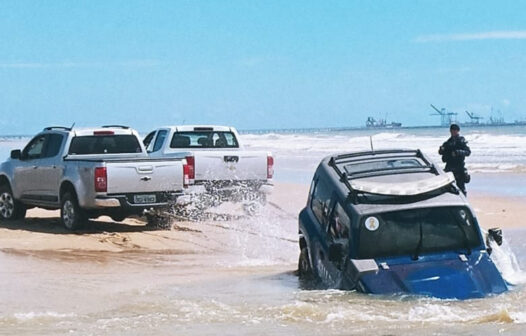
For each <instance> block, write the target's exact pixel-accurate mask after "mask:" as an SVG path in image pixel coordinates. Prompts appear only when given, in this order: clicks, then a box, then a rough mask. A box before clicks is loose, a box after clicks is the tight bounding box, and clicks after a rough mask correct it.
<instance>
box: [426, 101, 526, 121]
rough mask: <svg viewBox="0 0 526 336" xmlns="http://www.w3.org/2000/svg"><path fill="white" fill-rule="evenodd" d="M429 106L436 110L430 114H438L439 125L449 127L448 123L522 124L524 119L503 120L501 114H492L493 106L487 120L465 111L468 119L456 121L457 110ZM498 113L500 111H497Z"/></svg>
mask: <svg viewBox="0 0 526 336" xmlns="http://www.w3.org/2000/svg"><path fill="white" fill-rule="evenodd" d="M430 106H431V108H433V110H435V111H436V113H431V114H430V115H432V116H440V126H443V127H449V125H451V124H453V123H456V124H459V125H460V126H465V127H486V126H524V125H526V121H519V120H515V121H514V122H506V121H504V117H502V116H494V115H493V108H492V109H491V116H490V117H489V120H488V121H487V122H482V121H481V120H482V119H484V117H481V116H479V115H477V114H475V113H474V112H469V111H465V112H466V114H467V116H468V118H469V121H464V122H459V121H457V115H458V113H457V112H452V111H448V110H447V109H446V108H445V107H442V108H441V109H440V110H439V109H438V108H437V107H435V106H434V105H433V104H430ZM499 113H500V111H499Z"/></svg>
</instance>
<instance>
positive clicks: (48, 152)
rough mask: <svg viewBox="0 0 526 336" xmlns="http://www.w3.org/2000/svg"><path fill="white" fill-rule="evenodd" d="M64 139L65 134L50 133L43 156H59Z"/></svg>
mask: <svg viewBox="0 0 526 336" xmlns="http://www.w3.org/2000/svg"><path fill="white" fill-rule="evenodd" d="M63 139H64V136H63V135H61V134H48V135H47V142H46V149H45V151H44V154H43V155H42V157H43V158H48V157H55V156H57V154H58V152H59V150H60V146H61V145H62V140H63Z"/></svg>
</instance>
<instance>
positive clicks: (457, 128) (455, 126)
mask: <svg viewBox="0 0 526 336" xmlns="http://www.w3.org/2000/svg"><path fill="white" fill-rule="evenodd" d="M449 130H450V131H453V130H455V131H460V126H458V125H457V124H451V125H449Z"/></svg>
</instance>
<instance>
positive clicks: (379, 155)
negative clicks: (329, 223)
mask: <svg viewBox="0 0 526 336" xmlns="http://www.w3.org/2000/svg"><path fill="white" fill-rule="evenodd" d="M391 158H392V159H396V158H419V159H420V160H422V161H423V163H424V165H422V166H419V167H386V168H377V169H367V170H362V171H357V172H354V173H349V172H348V171H346V170H342V169H340V167H339V164H348V163H351V164H353V163H355V164H356V163H363V162H374V161H379V160H386V159H391ZM328 164H329V166H330V167H332V168H333V169H334V171H335V172H336V174H337V175H338V177H339V178H340V181H341V182H342V183H343V184H344V185H345V186H346V187H347V188H348V189H349V196H350V197H351V198H352V201H353V203H356V202H357V195H358V193H379V194H386V193H385V190H384V191H383V192H379V191H378V189H380V188H378V185H375V183H371V182H365V181H364V182H358V181H356V182H351V181H352V180H354V179H360V178H365V177H376V176H384V175H395V174H406V173H415V172H417V173H420V172H429V173H433V174H435V175H436V177H434V179H435V180H434V181H433V183H431V182H430V184H429V185H428V189H429V190H428V191H424V189H421V190H420V191H415V190H412V191H411V192H422V193H426V192H429V191H432V190H433V189H432V188H433V187H434V186H438V185H442V186H445V185H446V184H448V183H450V182H451V179H450V178H449V177H447V176H444V177H441V178H438V176H442V175H443V174H441V173H440V172H439V171H438V170H437V169H436V167H435V166H434V164H433V163H431V162H430V161H429V160H428V159H427V158H426V157H425V156H424V154H423V153H422V152H421V151H420V150H419V149H418V150H381V151H374V152H372V151H367V152H356V153H349V154H342V155H337V156H333V157H331V158H330V159H329V162H328ZM438 180H440V181H438ZM353 184H354V185H355V186H354V187H353ZM382 187H383V186H382ZM406 187H407V186H406ZM424 188H425V187H424ZM412 189H414V188H412ZM435 189H436V188H435ZM389 194H390V193H389ZM392 195H393V196H394V195H398V196H402V195H405V194H404V193H403V192H398V193H396V194H394V193H393V194H392ZM407 195H409V193H408V194H407Z"/></svg>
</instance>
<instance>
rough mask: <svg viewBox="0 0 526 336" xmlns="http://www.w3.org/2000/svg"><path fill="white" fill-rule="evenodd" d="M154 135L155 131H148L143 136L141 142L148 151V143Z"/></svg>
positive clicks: (149, 150)
mask: <svg viewBox="0 0 526 336" xmlns="http://www.w3.org/2000/svg"><path fill="white" fill-rule="evenodd" d="M154 135H155V131H153V132H150V133H149V134H148V135H147V136H146V137H145V138H144V140H143V141H142V143H143V144H144V147H146V150H147V151H148V152H151V148H150V143H151V142H152V140H153V136H154Z"/></svg>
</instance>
